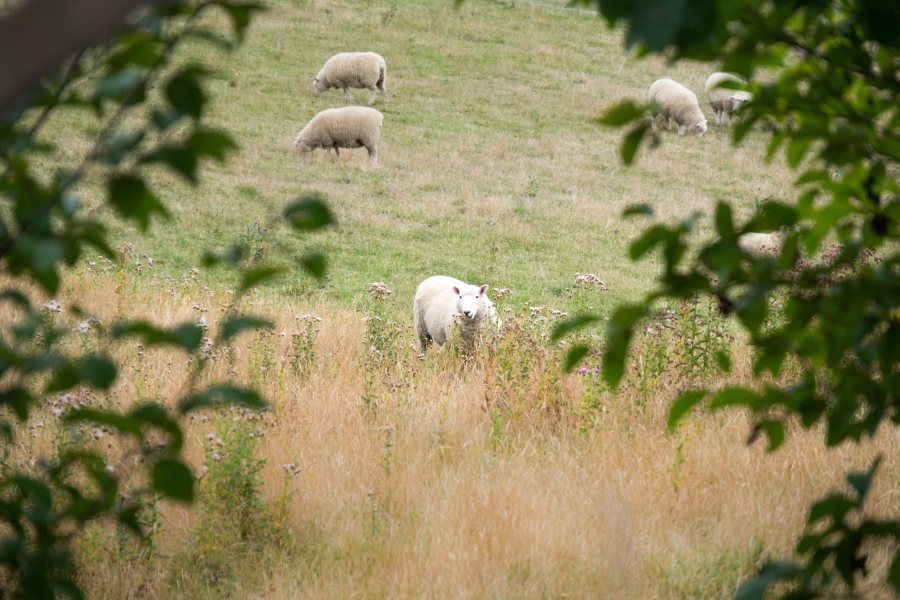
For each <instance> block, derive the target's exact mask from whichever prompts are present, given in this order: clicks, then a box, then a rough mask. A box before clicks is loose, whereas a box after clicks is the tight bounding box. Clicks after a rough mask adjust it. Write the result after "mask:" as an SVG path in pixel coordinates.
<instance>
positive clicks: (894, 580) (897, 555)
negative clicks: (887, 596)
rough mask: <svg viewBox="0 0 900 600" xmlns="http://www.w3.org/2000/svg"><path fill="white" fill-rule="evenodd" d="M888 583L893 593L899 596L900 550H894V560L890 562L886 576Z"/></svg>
mask: <svg viewBox="0 0 900 600" xmlns="http://www.w3.org/2000/svg"><path fill="white" fill-rule="evenodd" d="M888 581H889V582H890V583H891V587H893V588H894V591H895V592H896V593H898V594H900V548H898V549H897V550H894V560H893V561H892V562H891V570H890V573H889V574H888Z"/></svg>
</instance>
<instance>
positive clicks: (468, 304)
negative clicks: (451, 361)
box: [413, 275, 500, 353]
mask: <svg viewBox="0 0 900 600" xmlns="http://www.w3.org/2000/svg"><path fill="white" fill-rule="evenodd" d="M487 289H488V286H487V285H482V286H476V285H470V284H468V283H465V282H463V281H460V280H459V279H455V278H453V277H447V276H445V275H435V276H433V277H429V278H428V279H426V280H425V281H423V282H422V283H420V284H419V287H418V288H416V297H415V300H413V328H414V329H415V331H416V336H417V337H418V338H419V343H420V344H421V347H422V352H423V353H424V352H425V350H426V349H427V347H428V343H429V342H431V341H433V342H434V343H436V344H437V345H439V346H440V345H443V344H445V343H446V342H447V340H448V339H449V338H450V335H451V332H452V329H453V328H454V327H457V328H458V331H459V338H460V342H461V344H462V346H463V347H464V348H465V349H466V350H471V349H472V345H473V344H474V342H475V335H476V334H477V333H478V330H479V328H480V327H482V325H483V324H484V323H485V322H486V321H487V322H488V323H491V324H492V325H493V326H494V327H496V328H497V329H499V327H500V319H499V317H498V316H497V310H496V308H495V307H494V304H493V302H491V300H490V298H488V296H487Z"/></svg>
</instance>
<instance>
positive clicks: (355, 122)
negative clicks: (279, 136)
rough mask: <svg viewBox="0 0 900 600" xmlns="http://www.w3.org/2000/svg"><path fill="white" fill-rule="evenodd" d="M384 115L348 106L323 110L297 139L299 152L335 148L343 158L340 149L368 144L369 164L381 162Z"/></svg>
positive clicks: (364, 108) (371, 109) (296, 143)
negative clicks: (380, 142) (379, 141)
mask: <svg viewBox="0 0 900 600" xmlns="http://www.w3.org/2000/svg"><path fill="white" fill-rule="evenodd" d="M383 121H384V115H382V114H381V113H380V112H378V111H377V110H375V109H374V108H367V107H365V106H347V107H344V108H329V109H328V110H323V111H322V112H320V113H319V114H317V115H316V116H314V117H313V118H312V120H310V122H309V123H307V124H306V127H304V128H303V129H302V130H301V131H300V133H298V134H297V137H296V138H295V139H294V148H295V149H296V150H297V152H298V153H299V154H301V155H302V154H305V153H307V152H312V151H313V150H315V149H316V148H325V149H326V150H328V148H334V153H335V154H336V155H337V156H338V158H340V156H341V152H340V150H339V149H340V148H361V147H365V149H366V150H368V152H369V164H370V165H372V166H374V165H376V164H378V138H379V136H380V135H381V124H382V122H383Z"/></svg>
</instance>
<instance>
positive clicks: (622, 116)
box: [597, 100, 646, 127]
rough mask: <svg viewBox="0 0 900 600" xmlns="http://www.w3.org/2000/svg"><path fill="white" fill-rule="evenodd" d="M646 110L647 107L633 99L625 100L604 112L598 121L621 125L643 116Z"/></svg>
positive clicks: (610, 124)
mask: <svg viewBox="0 0 900 600" xmlns="http://www.w3.org/2000/svg"><path fill="white" fill-rule="evenodd" d="M645 112H646V108H645V107H643V106H639V105H638V104H636V103H634V102H633V101H631V100H625V101H624V102H619V103H618V104H616V105H615V106H613V107H612V108H610V109H609V110H607V111H606V112H605V113H603V116H602V117H600V118H599V119H597V122H598V123H599V124H601V125H608V126H611V127H621V126H622V125H624V124H626V123H630V122H631V121H634V120H635V119H638V118H641V117H643V116H644V113H645Z"/></svg>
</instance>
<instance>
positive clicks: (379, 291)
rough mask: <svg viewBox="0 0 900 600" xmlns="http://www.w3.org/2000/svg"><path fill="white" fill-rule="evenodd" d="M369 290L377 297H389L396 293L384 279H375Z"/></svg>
mask: <svg viewBox="0 0 900 600" xmlns="http://www.w3.org/2000/svg"><path fill="white" fill-rule="evenodd" d="M367 291H368V292H369V293H370V294H371V295H373V296H375V297H376V298H381V299H384V298H387V297H388V296H390V295H391V294H393V293H394V292H392V291H391V290H389V289H388V286H387V284H385V283H384V282H383V281H374V282H372V283H370V284H369V288H368V290H367Z"/></svg>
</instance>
